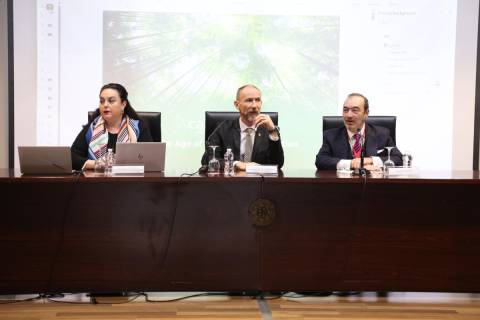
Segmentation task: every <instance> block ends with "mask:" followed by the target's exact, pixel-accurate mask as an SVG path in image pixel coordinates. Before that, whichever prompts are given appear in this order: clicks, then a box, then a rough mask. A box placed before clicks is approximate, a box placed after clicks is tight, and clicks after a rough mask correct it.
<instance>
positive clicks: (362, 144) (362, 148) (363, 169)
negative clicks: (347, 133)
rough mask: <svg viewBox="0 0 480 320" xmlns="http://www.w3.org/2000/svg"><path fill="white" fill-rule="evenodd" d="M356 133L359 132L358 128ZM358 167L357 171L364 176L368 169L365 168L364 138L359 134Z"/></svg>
mask: <svg viewBox="0 0 480 320" xmlns="http://www.w3.org/2000/svg"><path fill="white" fill-rule="evenodd" d="M357 133H360V128H358V129H357ZM360 147H361V149H360V168H359V169H358V173H359V174H360V176H361V177H366V176H367V173H368V170H367V169H365V166H364V163H365V140H364V138H363V136H362V135H360Z"/></svg>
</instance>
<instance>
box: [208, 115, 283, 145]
mask: <svg viewBox="0 0 480 320" xmlns="http://www.w3.org/2000/svg"><path fill="white" fill-rule="evenodd" d="M262 113H264V114H267V115H269V116H270V118H272V121H273V123H274V124H275V125H276V126H278V112H262ZM239 117H240V114H239V113H238V112H226V111H205V141H207V139H208V137H209V136H210V135H211V134H212V132H213V130H215V128H216V127H217V126H218V125H219V124H220V122H222V121H224V120H235V119H238V118H239Z"/></svg>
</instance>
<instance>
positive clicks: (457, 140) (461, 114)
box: [452, 0, 478, 170]
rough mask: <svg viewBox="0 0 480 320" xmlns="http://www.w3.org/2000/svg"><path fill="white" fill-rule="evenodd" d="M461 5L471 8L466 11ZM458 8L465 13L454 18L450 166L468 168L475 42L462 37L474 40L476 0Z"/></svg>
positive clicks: (471, 149) (472, 114) (470, 0)
mask: <svg viewBox="0 0 480 320" xmlns="http://www.w3.org/2000/svg"><path fill="white" fill-rule="evenodd" d="M462 7H463V8H474V9H473V10H465V9H463V8H462ZM458 11H461V12H464V13H465V14H464V15H463V16H462V18H461V19H458V20H457V43H456V54H455V65H456V69H455V81H454V82H455V83H456V86H455V88H454V98H453V105H454V112H453V146H452V169H454V170H470V169H472V167H473V138H474V136H473V129H474V114H475V77H476V70H477V66H476V63H475V60H476V58H475V55H476V53H477V41H466V40H464V39H472V38H475V39H477V33H478V28H477V26H476V25H475V21H478V2H477V1H476V0H463V1H458ZM472 26H474V27H472ZM472 62H473V64H472Z"/></svg>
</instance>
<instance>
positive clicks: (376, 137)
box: [315, 124, 402, 170]
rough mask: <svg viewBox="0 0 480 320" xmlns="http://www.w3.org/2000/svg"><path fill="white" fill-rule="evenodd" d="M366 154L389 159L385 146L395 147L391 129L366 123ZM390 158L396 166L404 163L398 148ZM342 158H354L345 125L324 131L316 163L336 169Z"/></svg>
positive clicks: (320, 166)
mask: <svg viewBox="0 0 480 320" xmlns="http://www.w3.org/2000/svg"><path fill="white" fill-rule="evenodd" d="M365 135H366V136H365V156H366V157H371V156H377V157H381V158H382V161H385V160H386V159H387V149H385V147H392V146H393V147H395V143H394V142H393V139H392V137H391V136H390V131H389V130H388V129H387V128H384V127H379V126H374V125H371V124H365ZM390 158H391V159H392V160H393V162H395V165H396V166H399V165H401V164H402V154H401V152H400V150H398V149H397V148H394V149H392V151H391V154H390ZM342 159H353V156H352V149H351V147H350V143H349V142H348V133H347V128H345V126H343V127H340V128H335V129H329V130H326V131H325V132H324V133H323V144H322V147H321V148H320V151H319V152H318V154H317V158H316V160H315V165H316V166H317V169H318V170H335V169H336V168H337V163H338V162H339V161H340V160H342Z"/></svg>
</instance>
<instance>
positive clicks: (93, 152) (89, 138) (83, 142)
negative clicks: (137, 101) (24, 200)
mask: <svg viewBox="0 0 480 320" xmlns="http://www.w3.org/2000/svg"><path fill="white" fill-rule="evenodd" d="M117 141H118V142H130V143H135V142H148V141H152V136H151V135H150V130H149V129H148V126H147V124H146V123H144V122H143V121H142V120H140V119H139V117H138V115H137V113H136V112H135V110H134V109H133V108H132V106H131V105H130V102H129V101H128V92H127V90H125V88H124V87H123V86H122V85H120V84H118V83H109V84H106V85H104V86H103V87H102V89H101V90H100V103H99V107H98V109H97V110H95V113H94V115H93V119H92V120H91V121H89V122H88V124H87V125H86V126H84V127H83V130H82V131H81V132H80V133H79V134H78V136H77V138H76V139H75V141H74V142H73V144H72V147H71V148H70V149H71V152H72V166H73V168H74V169H75V170H80V169H94V168H95V160H97V159H100V158H101V157H103V156H104V155H105V154H106V153H107V150H108V149H113V150H114V152H115V146H116V143H117Z"/></svg>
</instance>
